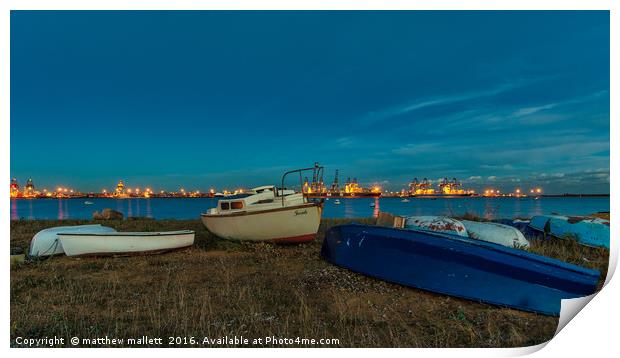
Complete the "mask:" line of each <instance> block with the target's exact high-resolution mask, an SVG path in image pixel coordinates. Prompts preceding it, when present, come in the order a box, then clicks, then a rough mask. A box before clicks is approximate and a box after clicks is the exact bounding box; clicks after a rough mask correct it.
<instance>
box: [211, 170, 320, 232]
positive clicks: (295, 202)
mask: <svg viewBox="0 0 620 358" xmlns="http://www.w3.org/2000/svg"><path fill="white" fill-rule="evenodd" d="M305 170H314V171H315V173H316V172H319V173H321V175H322V170H323V167H318V166H315V167H314V168H306V169H298V170H293V171H290V172H287V173H285V174H284V176H283V177H282V186H281V188H284V178H285V177H286V176H287V175H288V174H292V173H300V178H301V172H302V171H305ZM250 193H251V194H252V195H250V196H247V197H244V198H236V199H229V200H219V201H218V203H217V207H215V208H212V209H210V210H209V211H208V212H206V213H204V214H202V215H201V218H202V222H203V224H204V225H205V226H206V227H207V229H208V230H209V231H210V232H211V233H213V234H214V235H216V236H218V237H220V238H223V239H229V240H242V241H270V242H275V243H303V242H308V241H311V240H314V239H315V238H316V234H317V232H318V230H319V225H320V223H321V214H322V211H323V202H322V201H309V199H308V198H306V197H305V196H304V195H303V193H296V192H295V191H294V190H285V189H278V188H276V187H275V186H273V185H269V186H261V187H257V188H254V189H252V190H251V191H250Z"/></svg>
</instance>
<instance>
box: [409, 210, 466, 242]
mask: <svg viewBox="0 0 620 358" xmlns="http://www.w3.org/2000/svg"><path fill="white" fill-rule="evenodd" d="M403 228H404V229H419V230H426V231H435V232H441V233H444V234H452V235H458V236H465V237H467V236H468V235H467V229H466V228H465V226H463V224H462V223H461V222H460V221H458V220H455V219H452V218H449V217H445V216H430V215H429V216H408V217H405V218H404V220H403Z"/></svg>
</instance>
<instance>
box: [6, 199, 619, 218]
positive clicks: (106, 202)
mask: <svg viewBox="0 0 620 358" xmlns="http://www.w3.org/2000/svg"><path fill="white" fill-rule="evenodd" d="M217 200H218V199H217V198H150V199H145V198H131V199H110V198H94V199H93V198H88V199H86V198H81V199H11V210H10V212H11V220H19V219H26V220H36V219H48V220H64V219H90V218H92V214H93V212H94V211H101V210H102V209H104V208H110V209H114V210H117V211H120V212H122V213H123V214H124V215H125V217H149V218H155V219H197V218H199V217H200V214H201V213H204V212H206V211H207V210H208V209H209V208H212V207H215V206H216V204H217ZM85 201H89V202H92V203H93V204H91V205H86V204H85V203H84V202H85ZM339 201H340V204H335V202H336V200H335V199H330V200H327V201H325V209H324V211H323V217H325V218H362V217H371V216H377V215H378V213H379V211H385V212H389V213H392V214H395V215H451V216H454V215H462V214H465V213H466V212H467V213H473V214H476V215H478V216H481V217H485V218H487V219H503V218H516V217H521V218H524V217H532V216H534V215H540V214H552V213H558V214H563V215H586V214H592V213H596V212H599V211H609V197H587V198H578V197H541V198H539V199H535V198H483V197H474V198H437V199H430V198H410V199H409V202H403V201H402V199H401V198H356V199H339ZM372 205H374V206H372Z"/></svg>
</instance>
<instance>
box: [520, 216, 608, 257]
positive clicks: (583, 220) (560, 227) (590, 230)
mask: <svg viewBox="0 0 620 358" xmlns="http://www.w3.org/2000/svg"><path fill="white" fill-rule="evenodd" d="M529 225H530V227H531V228H533V229H536V230H538V231H542V232H544V233H546V234H549V235H552V236H555V237H558V238H560V239H566V238H572V239H575V240H577V242H579V243H580V244H583V245H586V246H594V247H604V248H607V249H609V238H610V236H611V234H610V230H609V220H605V219H599V218H590V217H585V216H561V215H538V216H534V217H533V218H532V220H531V221H530V224H529Z"/></svg>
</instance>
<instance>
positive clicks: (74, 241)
mask: <svg viewBox="0 0 620 358" xmlns="http://www.w3.org/2000/svg"><path fill="white" fill-rule="evenodd" d="M194 236H195V233H194V231H191V230H181V231H168V232H100V233H92V232H91V233H81V232H60V233H58V237H59V239H60V242H61V244H62V247H63V249H64V251H65V254H67V256H84V255H94V256H108V255H132V254H133V255H135V254H155V253H161V252H165V251H170V250H175V249H180V248H183V247H187V246H191V245H192V244H193V243H194Z"/></svg>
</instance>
